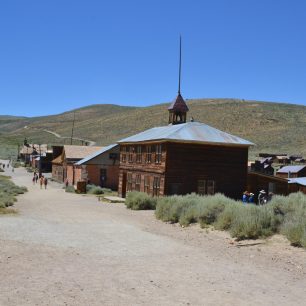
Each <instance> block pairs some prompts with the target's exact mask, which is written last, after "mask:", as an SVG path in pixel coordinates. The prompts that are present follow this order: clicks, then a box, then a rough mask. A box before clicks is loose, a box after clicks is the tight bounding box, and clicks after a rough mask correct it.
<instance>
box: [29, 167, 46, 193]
mask: <svg viewBox="0 0 306 306" xmlns="http://www.w3.org/2000/svg"><path fill="white" fill-rule="evenodd" d="M38 180H39V184H40V189H42V188H43V186H45V189H47V185H48V179H47V178H46V177H45V176H43V175H42V174H41V173H40V174H39V175H38V174H37V172H36V171H34V173H33V178H32V182H33V185H35V184H37V182H38Z"/></svg>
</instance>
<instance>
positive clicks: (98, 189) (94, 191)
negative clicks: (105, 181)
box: [87, 186, 104, 195]
mask: <svg viewBox="0 0 306 306" xmlns="http://www.w3.org/2000/svg"><path fill="white" fill-rule="evenodd" d="M87 193H88V194H96V195H99V194H103V193H104V192H103V190H102V188H101V187H100V186H93V187H92V188H90V189H89V190H88V191H87Z"/></svg>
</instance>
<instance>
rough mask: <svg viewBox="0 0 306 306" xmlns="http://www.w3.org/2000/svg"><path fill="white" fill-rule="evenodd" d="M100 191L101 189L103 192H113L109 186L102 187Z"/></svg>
mask: <svg viewBox="0 0 306 306" xmlns="http://www.w3.org/2000/svg"><path fill="white" fill-rule="evenodd" d="M102 191H103V193H111V192H113V191H112V190H111V189H110V188H105V187H102Z"/></svg>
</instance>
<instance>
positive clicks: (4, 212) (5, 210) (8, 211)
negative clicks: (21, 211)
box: [0, 207, 17, 215]
mask: <svg viewBox="0 0 306 306" xmlns="http://www.w3.org/2000/svg"><path fill="white" fill-rule="evenodd" d="M16 213H17V210H16V209H14V208H1V207H0V215H8V214H16Z"/></svg>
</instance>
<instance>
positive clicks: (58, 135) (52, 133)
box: [24, 125, 96, 146]
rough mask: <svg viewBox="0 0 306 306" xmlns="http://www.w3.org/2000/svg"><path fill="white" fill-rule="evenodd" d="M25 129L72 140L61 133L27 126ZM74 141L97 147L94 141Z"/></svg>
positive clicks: (76, 138) (79, 139) (80, 139)
mask: <svg viewBox="0 0 306 306" xmlns="http://www.w3.org/2000/svg"><path fill="white" fill-rule="evenodd" d="M24 128H25V129H32V130H38V131H42V132H45V133H48V134H51V135H53V136H54V137H56V138H60V139H71V137H68V136H61V135H60V134H59V133H56V132H53V131H50V130H46V129H38V128H34V127H31V126H27V125H26V126H25V127H24ZM72 139H73V140H78V141H81V142H84V143H88V145H89V146H95V145H96V142H95V141H92V140H88V139H83V138H78V137H72Z"/></svg>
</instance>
